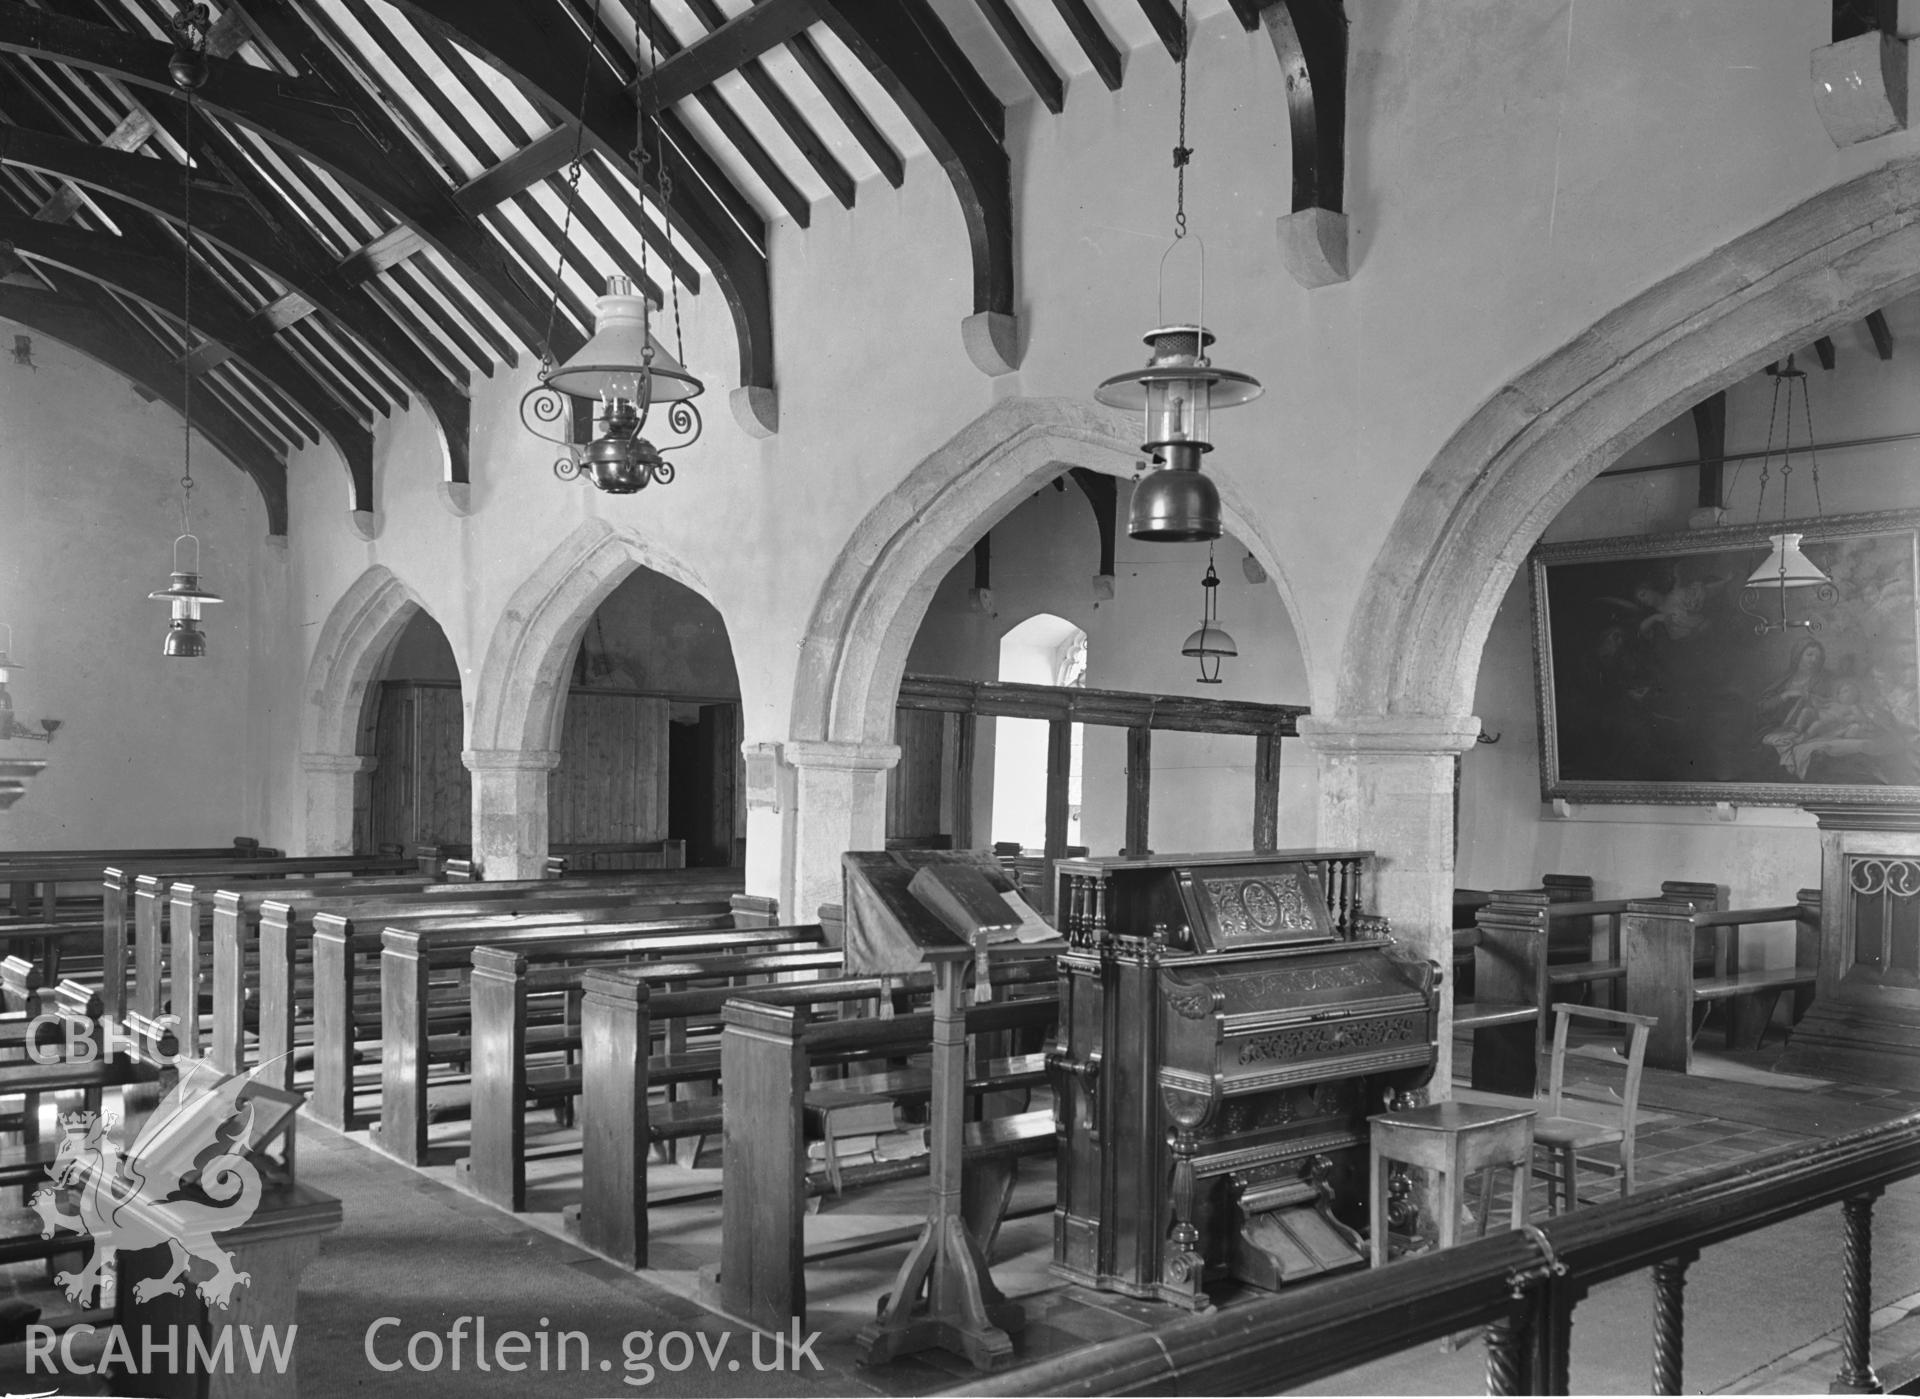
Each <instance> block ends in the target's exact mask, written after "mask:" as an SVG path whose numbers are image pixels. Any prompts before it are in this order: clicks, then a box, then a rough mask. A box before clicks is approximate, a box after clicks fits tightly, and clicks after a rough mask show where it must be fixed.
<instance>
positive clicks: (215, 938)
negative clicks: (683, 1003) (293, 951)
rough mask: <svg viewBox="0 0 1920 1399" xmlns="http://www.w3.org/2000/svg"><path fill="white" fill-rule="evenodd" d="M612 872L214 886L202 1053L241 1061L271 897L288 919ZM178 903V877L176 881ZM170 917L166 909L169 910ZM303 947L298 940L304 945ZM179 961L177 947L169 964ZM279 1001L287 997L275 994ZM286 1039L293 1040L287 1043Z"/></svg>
mask: <svg viewBox="0 0 1920 1399" xmlns="http://www.w3.org/2000/svg"><path fill="white" fill-rule="evenodd" d="M614 878H616V877H615V876H599V875H574V876H566V877H564V878H557V879H529V880H519V881H511V882H509V881H502V882H500V883H496V884H489V885H481V886H475V885H472V884H453V883H449V882H446V881H443V880H433V879H431V878H430V877H429V876H427V875H425V874H421V875H417V876H399V875H392V876H385V875H383V876H376V877H373V878H367V879H354V880H342V881H338V882H335V881H331V880H329V881H326V882H324V883H321V882H317V881H267V880H257V881H253V882H251V883H248V884H246V885H243V886H240V887H237V888H233V889H217V890H215V891H214V894H213V920H212V930H211V941H212V948H213V956H212V962H213V968H212V988H213V989H212V1012H213V1027H214V1028H213V1032H212V1035H211V1038H210V1040H209V1043H208V1045H207V1057H208V1058H209V1059H211V1060H212V1061H213V1063H214V1066H215V1067H216V1068H218V1069H219V1070H220V1071H221V1072H222V1073H234V1072H236V1071H237V1070H238V1069H239V1068H240V1067H241V1065H242V1064H243V1063H244V1062H245V1061H246V1056H245V1043H244V1041H245V1030H246V1024H247V1021H248V1019H249V1009H248V1008H249V1006H250V1005H251V1006H253V1008H254V1011H255V1012H256V1013H257V1010H258V1004H257V999H256V998H257V996H258V994H259V992H260V984H259V952H260V946H261V944H260V925H261V919H262V916H263V914H264V913H265V911H266V909H267V908H268V907H269V906H270V905H274V904H277V905H278V906H279V907H280V909H281V910H282V913H283V916H284V917H286V918H289V919H291V917H292V916H293V912H294V910H295V909H304V910H305V911H307V912H308V913H311V912H312V911H314V910H316V909H318V908H320V907H322V906H325V907H328V908H332V907H334V906H335V905H339V906H340V907H341V908H344V907H345V906H346V903H347V902H348V901H350V900H351V899H354V898H359V897H363V896H364V897H366V898H378V897H396V898H397V897H399V896H402V895H407V894H425V895H428V896H429V897H435V896H437V897H443V898H449V899H465V900H468V901H473V900H478V899H482V898H506V897H508V896H510V895H513V894H518V893H526V892H530V891H546V890H567V891H585V890H587V889H589V888H600V889H606V888H609V887H612V882H613V880H614ZM174 888H175V890H176V902H177V901H178V891H179V890H180V888H181V882H179V881H176V883H175V885H174ZM170 917H171V915H170ZM302 946H303V948H304V944H302ZM184 963H185V958H184V957H183V956H179V955H177V954H176V960H175V965H176V966H180V965H182V964H184ZM281 1004H282V1005H283V1006H288V1007H289V1009H290V1003H289V1001H288V1000H287V998H285V997H283V998H282V1000H281ZM288 1044H289V1046H290V1044H291V1041H289V1042H288Z"/></svg>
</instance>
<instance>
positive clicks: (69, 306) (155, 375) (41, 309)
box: [0, 286, 287, 535]
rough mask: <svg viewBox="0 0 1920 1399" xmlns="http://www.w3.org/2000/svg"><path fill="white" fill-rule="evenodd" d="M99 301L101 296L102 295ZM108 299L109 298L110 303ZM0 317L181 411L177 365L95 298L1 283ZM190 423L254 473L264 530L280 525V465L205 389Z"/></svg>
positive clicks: (283, 474) (283, 496)
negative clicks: (263, 513)
mask: <svg viewBox="0 0 1920 1399" xmlns="http://www.w3.org/2000/svg"><path fill="white" fill-rule="evenodd" d="M100 300H103V301H104V300H106V298H105V297H104V296H102V297H101V298H100ZM108 305H109V306H110V305H111V303H110V302H109V303H108ZM0 316H5V317H6V318H7V319H8V320H12V321H18V322H19V323H20V324H21V325H26V326H31V327H33V328H34V329H35V330H37V331H39V332H40V333H41V334H42V335H45V336H47V337H48V338H49V339H53V340H58V341H59V342H60V343H61V344H63V345H66V346H68V347H69V348H71V349H73V350H75V351H77V352H79V353H80V354H83V355H85V356H87V357H88V358H89V359H92V360H95V361H97V362H99V363H100V364H102V365H105V366H106V367H107V368H108V369H110V370H112V371H113V372H114V373H116V374H119V375H120V376H122V377H123V378H125V379H127V380H128V381H129V382H130V383H133V384H134V385H136V386H137V387H139V388H140V389H142V390H143V391H144V393H145V394H147V395H149V396H151V397H152V398H155V399H159V400H161V401H163V402H165V403H167V404H169V405H171V406H172V408H173V410H174V411H175V412H176V413H178V412H181V411H183V403H182V399H181V391H180V390H181V376H180V373H179V371H178V370H177V369H176V368H175V367H174V366H173V365H172V364H171V363H170V362H169V361H168V360H167V358H166V356H165V355H163V354H161V353H159V352H158V350H157V349H153V348H150V347H151V346H152V344H153V342H152V341H151V340H149V339H148V338H147V337H146V336H144V335H140V334H129V333H127V331H128V329H129V327H125V326H124V325H121V324H119V323H118V318H117V316H116V315H114V314H113V313H112V312H111V311H107V312H105V313H103V307H102V306H101V305H100V304H99V301H96V300H94V299H92V298H91V297H88V296H85V295H79V294H73V295H70V294H66V293H62V292H50V291H40V290H37V289H34V288H30V287H15V286H0ZM193 426H194V427H195V428H197V429H198V430H199V432H200V434H201V435H202V436H203V437H205V438H206V439H207V441H208V442H210V443H211V444H212V445H213V446H214V447H215V448H216V449H217V450H218V451H219V452H221V454H222V455H224V456H225V457H226V458H227V459H228V460H229V461H231V462H232V463H233V464H234V465H235V466H237V467H239V468H240V470H242V471H244V472H246V473H247V475H248V476H250V477H251V478H252V479H253V483H254V485H255V486H256V487H257V488H258V489H259V491H260V498H261V500H262V502H263V503H264V504H265V506H266V511H267V533H268V534H271V535H285V534H286V532H287V464H286V462H285V461H284V460H283V459H282V458H281V457H280V456H279V455H278V454H277V453H275V452H274V451H273V449H272V448H270V447H268V446H267V445H266V443H264V442H263V441H261V440H260V438H259V437H258V436H257V435H256V434H255V433H254V432H253V430H252V429H250V428H248V427H247V426H246V425H245V424H243V423H242V422H241V421H240V420H239V419H238V418H237V417H235V416H234V415H233V414H232V412H230V411H229V410H228V409H226V408H224V407H223V406H222V405H221V404H219V403H218V402H215V401H213V400H212V398H211V396H210V395H205V394H202V395H197V396H196V397H195V399H194V404H193Z"/></svg>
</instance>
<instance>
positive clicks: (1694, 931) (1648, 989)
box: [1622, 889, 1820, 1073]
mask: <svg viewBox="0 0 1920 1399" xmlns="http://www.w3.org/2000/svg"><path fill="white" fill-rule="evenodd" d="M1798 897H1799V902H1798V903H1791V904H1782V905H1778V906H1776V907H1772V908H1744V909H1731V910H1718V909H1706V910H1700V909H1694V908H1689V907H1688V906H1687V905H1685V904H1684V903H1679V902H1675V901H1673V900H1665V899H1654V900H1637V901H1635V902H1634V903H1632V904H1631V905H1629V907H1628V910H1627V915H1626V918H1625V919H1624V921H1623V930H1622V931H1623V936H1624V938H1625V941H1626V949H1627V1009H1628V1010H1630V1011H1632V1012H1633V1013H1634V1014H1636V1015H1651V1016H1655V1017H1657V1018H1658V1020H1659V1024H1657V1025H1656V1026H1654V1028H1653V1031H1652V1033H1651V1034H1650V1035H1649V1036H1648V1039H1647V1057H1646V1062H1647V1064H1648V1065H1649V1066H1650V1067H1652V1068H1658V1069H1676V1070H1678V1071H1679V1072H1681V1073H1689V1072H1691V1071H1692V1069H1693V1041H1694V1038H1695V1036H1697V1035H1698V1034H1699V1032H1700V1028H1701V1025H1702V1024H1703V1023H1704V1022H1705V1019H1706V1015H1707V1012H1708V1011H1709V1009H1710V1008H1711V1007H1712V1006H1713V1005H1714V1004H1715V1003H1716V1002H1725V1003H1726V1006H1727V1048H1729V1049H1754V1048H1758V1047H1759V1045H1760V1040H1761V1037H1762V1036H1763V1035H1764V1034H1765V1032H1766V1027H1767V1022H1768V1021H1769V1020H1771V1019H1772V1018H1773V1010H1774V1007H1775V1006H1776V1005H1777V1004H1778V1003H1779V1000H1780V996H1781V993H1782V992H1785V991H1792V992H1793V993H1794V1007H1793V1012H1792V1014H1793V1018H1794V1019H1798V1017H1799V1015H1800V1014H1801V1013H1803V1012H1804V1011H1805V1009H1806V1006H1807V1003H1808V1002H1809V1001H1810V1000H1811V999H1812V995H1813V987H1814V982H1815V980H1816V978H1817V976H1818V972H1819V961H1820V891H1819V890H1818V889H1802V890H1800V891H1799V895H1798ZM1767 923H1792V924H1793V925H1794V958H1793V965H1792V966H1790V967H1770V968H1764V969H1753V970H1742V969H1741V967H1740V934H1741V931H1742V930H1743V929H1745V928H1749V927H1753V926H1756V925H1760V924H1767ZM1703 933H1704V934H1707V935H1709V936H1711V937H1712V939H1713V944H1714V946H1713V962H1712V967H1711V969H1710V971H1709V974H1708V975H1706V976H1701V975H1699V971H1700V967H1699V964H1698V962H1697V961H1696V956H1695V952H1696V947H1695V940H1696V938H1697V937H1698V936H1699V935H1700V934H1703Z"/></svg>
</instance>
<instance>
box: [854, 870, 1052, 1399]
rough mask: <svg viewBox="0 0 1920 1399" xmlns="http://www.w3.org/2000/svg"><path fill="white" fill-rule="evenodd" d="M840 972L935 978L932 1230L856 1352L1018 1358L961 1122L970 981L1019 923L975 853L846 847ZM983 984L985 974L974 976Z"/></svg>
mask: <svg viewBox="0 0 1920 1399" xmlns="http://www.w3.org/2000/svg"><path fill="white" fill-rule="evenodd" d="M844 869H845V873H846V884H847V940H846V949H845V952H846V966H847V972H848V974H849V975H853V976H862V975H865V976H894V975H901V974H904V973H906V972H911V971H916V970H918V969H919V968H921V967H926V968H929V969H930V970H931V971H932V973H933V1101H932V1105H931V1107H930V1109H929V1117H928V1131H927V1136H928V1143H927V1145H928V1151H929V1154H930V1157H931V1160H930V1162H929V1168H930V1172H929V1173H930V1176H931V1184H930V1190H929V1197H928V1203H927V1225H926V1228H925V1230H923V1231H922V1233H921V1235H920V1238H919V1240H918V1242H916V1243H915V1244H914V1246H913V1251H912V1252H911V1253H909V1254H908V1255H907V1259H906V1262H904V1263H903V1264H901V1266H900V1271H899V1273H898V1275H896V1276H895V1278H894V1282H893V1290H892V1291H890V1292H889V1293H887V1294H886V1295H885V1296H884V1297H882V1298H881V1299H880V1306H879V1314H878V1316H877V1318H876V1319H875V1321H874V1322H873V1324H872V1325H870V1326H867V1327H865V1328H863V1329H862V1330H861V1332H860V1334H859V1335H858V1336H857V1337H856V1338H855V1342H854V1344H855V1346H856V1348H857V1350H858V1352H859V1355H860V1360H861V1362H862V1363H863V1364H869V1365H872V1364H879V1363H881V1362H883V1361H889V1360H893V1359H896V1358H897V1357H899V1356H902V1355H909V1354H912V1353H913V1352H915V1351H921V1350H926V1349H929V1348H931V1347H934V1346H938V1347H940V1348H942V1349H945V1350H950V1351H953V1352H955V1353H957V1354H960V1355H964V1356H966V1358H967V1359H968V1360H970V1361H971V1362H972V1363H973V1364H974V1365H975V1366H977V1367H978V1368H980V1369H983V1370H991V1369H996V1368H998V1367H1000V1366H1003V1365H1006V1364H1008V1363H1009V1362H1010V1361H1011V1360H1012V1358H1013V1341H1012V1339H1011V1336H1010V1333H1011V1332H1014V1331H1018V1330H1019V1329H1020V1327H1021V1326H1022V1325H1024V1324H1025V1316H1024V1314H1023V1313H1022V1311H1021V1309H1020V1308H1019V1306H1018V1305H1016V1304H1014V1303H1012V1302H1009V1301H1007V1299H1006V1298H1005V1297H1003V1296H1002V1295H1001V1293H1000V1290H999V1289H998V1288H996V1287H995V1286H994V1285H993V1277H992V1275H991V1274H990V1273H989V1272H988V1270H987V1260H986V1256H985V1254H984V1253H982V1251H981V1248H980V1245H979V1243H978V1241H976V1240H975V1239H974V1237H973V1235H972V1234H971V1233H970V1232H969V1231H968V1229H967V1225H966V1218H965V1215H964V1213H963V1211H962V1208H961V1171H962V1166H963V1159H962V1158H963V1147H964V1132H965V1117H966V1083H967V1019H966V977H967V971H968V969H969V968H970V967H972V966H974V964H975V962H976V959H977V958H978V957H980V956H981V955H982V954H983V952H984V949H985V948H986V947H987V945H988V944H989V942H990V940H991V939H992V938H993V937H994V936H996V935H1001V934H1009V933H1011V932H1012V931H1013V930H1014V929H1016V928H1018V927H1019V926H1020V923H1021V919H1020V917H1019V916H1018V915H1017V914H1016V913H1015V912H1014V910H1013V908H1012V906H1011V905H1009V904H1008V903H1007V901H1006V899H1005V898H1004V897H1003V893H1004V892H1005V890H1006V889H1008V888H1010V887H1011V886H1010V885H1009V883H1008V881H1007V879H1006V877H1005V876H1004V875H1003V874H1001V873H1000V871H999V869H998V868H997V866H995V864H994V862H993V860H992V857H991V856H987V855H983V854H976V853H974V852H970V851H920V850H912V851H909V850H896V851H884V852H866V851H850V852H848V854H847V855H846V856H845V857H844ZM980 977H981V980H982V981H983V982H984V980H985V967H984V965H982V967H981V969H980Z"/></svg>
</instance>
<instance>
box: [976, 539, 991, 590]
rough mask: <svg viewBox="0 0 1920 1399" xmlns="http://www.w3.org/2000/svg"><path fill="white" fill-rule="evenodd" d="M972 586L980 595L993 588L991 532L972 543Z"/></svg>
mask: <svg viewBox="0 0 1920 1399" xmlns="http://www.w3.org/2000/svg"><path fill="white" fill-rule="evenodd" d="M973 586H974V590H975V591H976V592H982V593H984V592H986V591H987V590H988V589H989V588H991V587H992V586H993V531H992V530H988V531H987V532H986V533H985V534H983V535H981V536H980V537H979V538H978V539H976V540H974V541H973Z"/></svg>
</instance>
